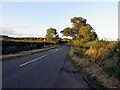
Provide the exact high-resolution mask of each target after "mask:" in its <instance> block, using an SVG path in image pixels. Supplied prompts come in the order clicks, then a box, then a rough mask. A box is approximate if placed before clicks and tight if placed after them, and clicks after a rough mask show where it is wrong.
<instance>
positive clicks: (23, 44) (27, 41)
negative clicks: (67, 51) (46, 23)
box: [0, 36, 69, 55]
mask: <svg viewBox="0 0 120 90" xmlns="http://www.w3.org/2000/svg"><path fill="white" fill-rule="evenodd" d="M49 38H50V39H49V40H48V37H47V39H46V38H35V37H30V38H29V37H24V38H15V37H8V36H2V37H1V40H0V42H1V43H2V44H0V47H1V50H2V55H8V54H16V53H20V52H21V51H28V50H35V49H43V48H49V47H53V46H57V45H60V44H63V43H66V42H68V41H69V39H61V38H59V37H49Z"/></svg>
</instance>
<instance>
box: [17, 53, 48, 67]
mask: <svg viewBox="0 0 120 90" xmlns="http://www.w3.org/2000/svg"><path fill="white" fill-rule="evenodd" d="M46 56H47V55H43V56H41V57H38V58H36V59H33V60H31V61H28V62H26V63H23V64H20V65H19V66H20V67H22V66H24V65H27V64H29V63H32V62H34V61H37V60H38V59H41V58H43V57H46Z"/></svg>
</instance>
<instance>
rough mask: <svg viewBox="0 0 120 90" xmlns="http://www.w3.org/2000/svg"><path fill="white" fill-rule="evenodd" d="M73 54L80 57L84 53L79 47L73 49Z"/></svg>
mask: <svg viewBox="0 0 120 90" xmlns="http://www.w3.org/2000/svg"><path fill="white" fill-rule="evenodd" d="M74 54H75V55H76V56H79V57H80V58H81V57H83V55H84V50H83V49H81V48H76V49H75V51H74Z"/></svg>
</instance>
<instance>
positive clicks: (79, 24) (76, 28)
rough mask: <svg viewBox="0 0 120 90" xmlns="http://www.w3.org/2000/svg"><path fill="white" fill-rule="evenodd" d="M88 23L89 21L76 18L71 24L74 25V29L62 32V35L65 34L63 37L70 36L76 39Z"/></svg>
mask: <svg viewBox="0 0 120 90" xmlns="http://www.w3.org/2000/svg"><path fill="white" fill-rule="evenodd" d="M86 21H87V20H86V19H84V18H82V17H74V18H72V19H71V23H72V25H73V26H72V28H70V27H67V28H65V29H64V30H63V31H61V33H62V34H63V36H70V37H72V38H76V35H77V33H78V31H79V29H80V28H81V27H82V26H85V25H86Z"/></svg>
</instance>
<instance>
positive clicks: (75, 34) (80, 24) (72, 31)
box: [61, 17, 97, 45]
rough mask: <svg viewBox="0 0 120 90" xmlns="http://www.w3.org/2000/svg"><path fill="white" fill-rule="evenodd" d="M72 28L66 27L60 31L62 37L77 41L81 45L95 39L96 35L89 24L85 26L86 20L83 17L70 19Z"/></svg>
mask: <svg viewBox="0 0 120 90" xmlns="http://www.w3.org/2000/svg"><path fill="white" fill-rule="evenodd" d="M71 23H72V27H71V28H70V27H67V28H65V29H63V31H61V33H62V34H63V36H70V37H72V38H73V40H77V42H78V41H79V44H80V45H82V44H84V43H86V42H89V41H94V40H96V39H97V34H96V32H95V30H94V29H93V27H92V26H91V25H90V24H87V19H85V18H83V17H73V18H71Z"/></svg>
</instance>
